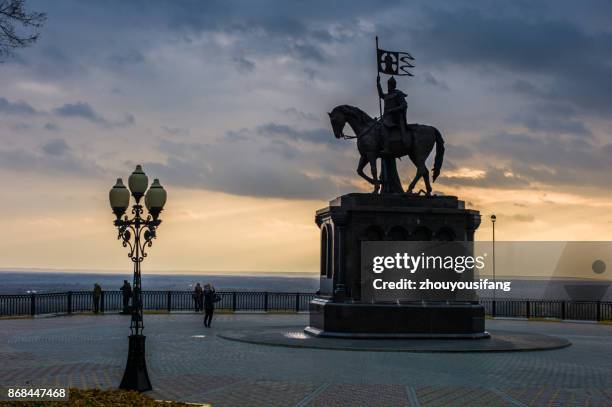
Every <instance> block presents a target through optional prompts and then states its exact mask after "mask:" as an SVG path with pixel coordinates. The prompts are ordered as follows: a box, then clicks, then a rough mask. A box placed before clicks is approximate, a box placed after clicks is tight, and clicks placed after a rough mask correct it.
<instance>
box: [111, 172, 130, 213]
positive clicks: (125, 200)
mask: <svg viewBox="0 0 612 407" xmlns="http://www.w3.org/2000/svg"><path fill="white" fill-rule="evenodd" d="M108 200H109V201H110V206H111V208H112V209H113V212H114V214H115V216H117V219H119V218H121V216H123V214H124V213H125V211H126V210H127V208H128V206H129V205H130V191H128V189H127V188H126V187H125V185H123V180H122V179H121V178H117V183H116V184H115V185H114V186H113V187H112V188H111V190H110V191H109V192H108Z"/></svg>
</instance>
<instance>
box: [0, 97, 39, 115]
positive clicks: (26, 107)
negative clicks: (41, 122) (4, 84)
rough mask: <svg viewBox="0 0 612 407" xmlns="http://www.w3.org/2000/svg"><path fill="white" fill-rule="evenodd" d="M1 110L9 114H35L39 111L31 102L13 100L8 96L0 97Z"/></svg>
mask: <svg viewBox="0 0 612 407" xmlns="http://www.w3.org/2000/svg"><path fill="white" fill-rule="evenodd" d="M0 112H1V113H7V114H21V115H34V114H38V111H37V110H36V109H34V108H33V107H32V106H31V105H30V104H28V103H26V102H22V101H18V102H11V101H9V100H7V99H6V98H3V97H0Z"/></svg>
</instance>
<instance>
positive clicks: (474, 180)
mask: <svg viewBox="0 0 612 407" xmlns="http://www.w3.org/2000/svg"><path fill="white" fill-rule="evenodd" d="M439 182H440V183H441V184H445V185H460V186H475V187H480V188H498V189H522V188H527V187H529V186H530V182H529V180H528V179H526V178H525V177H523V176H521V175H519V174H514V173H512V171H511V170H509V169H507V168H497V167H489V168H487V169H486V170H485V173H484V175H483V176H480V177H465V176H457V177H446V176H444V175H441V176H440V181H439Z"/></svg>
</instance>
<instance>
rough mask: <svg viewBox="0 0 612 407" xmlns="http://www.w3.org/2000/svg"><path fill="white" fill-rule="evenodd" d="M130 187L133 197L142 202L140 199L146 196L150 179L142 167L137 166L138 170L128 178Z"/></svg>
mask: <svg viewBox="0 0 612 407" xmlns="http://www.w3.org/2000/svg"><path fill="white" fill-rule="evenodd" d="M128 185H129V187H130V191H132V195H133V196H134V198H135V199H136V202H137V203H138V201H140V198H142V196H143V195H144V193H145V191H146V190H147V186H148V185H149V178H148V177H147V174H145V173H144V171H143V170H142V166H141V165H137V166H136V169H135V170H134V172H132V174H131V175H130V178H128Z"/></svg>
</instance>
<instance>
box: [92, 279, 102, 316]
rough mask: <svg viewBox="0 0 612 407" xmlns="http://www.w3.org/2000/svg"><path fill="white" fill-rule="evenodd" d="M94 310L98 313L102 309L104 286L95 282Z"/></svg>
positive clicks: (93, 294)
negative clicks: (101, 301)
mask: <svg viewBox="0 0 612 407" xmlns="http://www.w3.org/2000/svg"><path fill="white" fill-rule="evenodd" d="M92 296H93V312H94V313H96V314H97V313H98V312H99V311H100V298H101V297H102V287H101V286H100V284H98V283H95V284H94V289H93V293H92Z"/></svg>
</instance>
